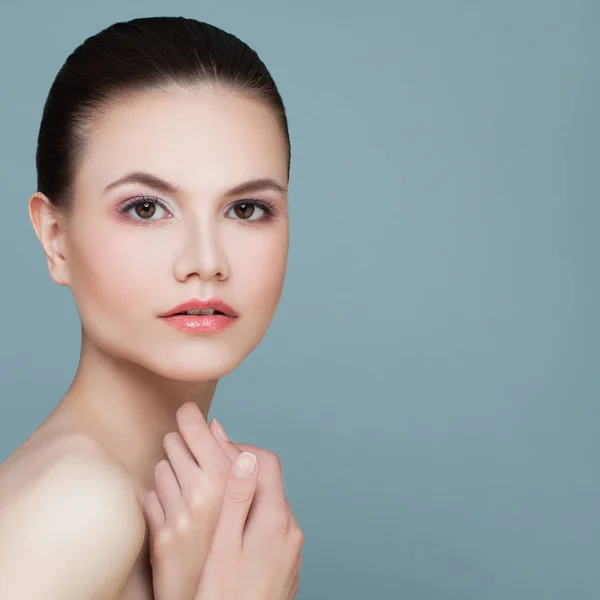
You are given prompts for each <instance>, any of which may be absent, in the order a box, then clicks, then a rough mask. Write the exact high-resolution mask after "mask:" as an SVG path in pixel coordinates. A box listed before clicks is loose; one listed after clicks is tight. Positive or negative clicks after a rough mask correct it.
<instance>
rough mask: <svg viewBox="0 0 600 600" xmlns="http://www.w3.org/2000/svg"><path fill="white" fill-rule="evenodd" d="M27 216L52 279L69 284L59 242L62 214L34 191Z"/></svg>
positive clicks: (61, 236) (62, 224)
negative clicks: (44, 256) (42, 251)
mask: <svg viewBox="0 0 600 600" xmlns="http://www.w3.org/2000/svg"><path fill="white" fill-rule="evenodd" d="M29 218H30V219H31V224H32V225H33V229H34V231H35V233H36V235H37V237H38V239H39V240H40V244H41V245H42V249H43V250H44V254H45V255H46V260H47V263H48V272H49V274H50V277H51V278H52V281H54V283H56V284H58V285H69V281H68V269H67V260H66V256H65V254H64V252H63V244H62V243H61V242H62V239H63V236H64V216H63V215H61V214H60V213H59V211H58V210H57V209H56V208H55V207H54V206H52V203H51V202H50V200H49V199H48V198H47V197H46V196H45V195H44V194H42V193H41V192H35V194H33V195H32V196H31V198H30V200H29Z"/></svg>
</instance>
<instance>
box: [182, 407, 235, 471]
mask: <svg viewBox="0 0 600 600" xmlns="http://www.w3.org/2000/svg"><path fill="white" fill-rule="evenodd" d="M175 417H176V419H177V425H178V426H179V431H180V432H181V435H182V437H183V439H184V440H185V443H186V444H187V446H188V448H189V449H190V452H191V453H192V455H193V457H194V458H195V459H196V462H197V463H198V464H199V465H200V467H202V469H203V470H205V471H206V472H207V473H208V474H209V475H221V474H222V473H223V472H227V471H229V467H230V464H229V462H228V461H227V457H226V456H225V455H224V454H223V451H222V450H221V448H219V445H218V444H217V442H216V440H215V438H214V437H213V435H212V434H211V432H210V430H209V429H208V425H207V424H206V421H205V420H204V416H203V415H202V413H201V412H200V409H199V408H198V406H197V405H196V404H194V403H193V402H186V403H185V404H182V405H181V406H180V407H179V408H178V409H177V412H176V414H175Z"/></svg>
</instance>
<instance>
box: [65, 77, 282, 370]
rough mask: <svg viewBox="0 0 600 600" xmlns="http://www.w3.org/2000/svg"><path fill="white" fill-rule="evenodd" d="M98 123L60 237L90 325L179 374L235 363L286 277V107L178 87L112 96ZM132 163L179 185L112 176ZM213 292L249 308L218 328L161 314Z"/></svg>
mask: <svg viewBox="0 0 600 600" xmlns="http://www.w3.org/2000/svg"><path fill="white" fill-rule="evenodd" d="M89 135H90V137H89V147H88V149H87V151H86V153H85V155H84V156H83V157H82V162H81V163H80V168H79V171H78V173H77V177H76V181H75V186H76V188H75V189H76V191H75V201H74V211H73V214H72V216H71V217H70V218H69V222H68V227H67V229H66V230H65V232H64V233H63V237H62V238H61V248H62V252H63V255H64V256H65V273H66V274H67V275H66V279H67V281H66V283H67V285H68V286H69V287H70V288H71V289H72V291H73V295H74V298H75V301H76V303H77V306H78V309H79V314H80V316H81V320H82V323H83V327H84V330H85V332H86V335H87V337H88V338H90V340H91V341H92V342H93V343H95V344H96V345H97V346H98V347H99V348H101V349H102V350H103V351H105V352H107V353H109V354H111V355H115V356H118V357H121V358H124V359H127V360H131V361H133V362H135V363H137V364H140V365H141V366H143V367H146V368H148V369H150V370H152V371H154V372H156V373H158V374H160V375H162V376H164V377H167V378H170V379H176V380H180V381H200V380H207V379H214V378H218V377H220V376H222V375H225V374H227V373H228V372H230V371H231V370H232V369H234V368H235V367H236V366H237V365H238V364H239V363H240V362H241V361H242V360H243V359H244V358H245V357H246V356H247V355H248V354H249V353H250V352H251V351H252V350H253V349H254V348H255V347H256V346H257V344H258V343H259V342H260V340H261V339H262V338H263V336H264V335H265V333H266V331H267V329H268V327H269V324H270V322H271V319H272V317H273V315H274V313H275V310H276V308H277V304H278V302H279V299H280V295H281V292H282V287H283V281H284V275H285V269H286V263H287V255H288V238H289V229H288V210H287V193H286V190H287V184H288V180H287V179H288V164H287V160H288V156H287V146H286V142H285V138H284V136H283V133H282V131H281V129H280V125H279V123H278V122H277V120H276V117H275V116H274V115H273V113H272V112H271V109H269V108H268V107H267V106H265V105H264V104H262V103H261V102H259V101H257V100H252V99H249V98H248V97H245V96H243V95H241V94H239V93H235V92H232V91H228V90H225V89H197V90H183V89H175V90H172V91H167V92H164V91H163V92H145V93H143V94H140V95H138V96H136V97H135V98H133V99H131V100H128V101H122V102H120V103H119V104H115V105H114V106H111V107H110V108H109V110H107V112H106V114H105V115H103V116H102V118H101V120H100V121H99V123H98V127H96V128H94V129H93V130H92V132H91V133H90V134H89ZM132 173H144V174H147V175H148V176H152V177H153V178H156V179H159V180H162V181H164V182H166V183H167V184H169V186H170V188H171V189H169V186H165V185H159V184H158V182H156V184H152V181H151V179H150V177H147V181H145V182H143V181H135V180H130V181H126V182H124V183H120V184H118V183H117V184H115V182H118V181H119V180H120V179H122V178H123V177H126V176H128V175H130V174H132ZM256 180H263V183H258V184H256V185H255V186H254V187H255V189H249V190H248V191H245V192H232V191H231V190H233V189H234V188H237V187H239V186H241V185H243V184H248V183H250V182H255V181H256ZM109 186H110V187H109ZM250 187H251V188H252V186H250ZM278 187H279V188H281V189H277V188H278ZM107 188H108V189H107ZM145 203H148V204H145ZM244 203H245V204H244ZM263 205H264V206H263ZM269 212H270V213H272V214H269ZM215 298H218V299H221V300H224V301H225V302H226V303H227V304H229V305H230V306H231V307H232V308H233V309H234V310H235V312H236V313H237V315H238V316H237V317H236V318H235V319H233V321H232V323H231V325H229V326H227V327H226V328H224V329H222V330H219V331H217V332H204V333H198V332H197V331H198V330H194V331H196V332H194V331H182V330H180V329H177V328H176V327H173V326H172V325H170V324H169V323H168V322H167V321H165V320H164V319H163V318H161V317H160V315H163V314H165V313H167V312H170V311H171V309H173V308H174V307H176V306H177V305H179V304H181V303H183V302H186V301H188V300H207V299H215Z"/></svg>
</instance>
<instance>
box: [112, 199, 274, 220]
mask: <svg viewBox="0 0 600 600" xmlns="http://www.w3.org/2000/svg"><path fill="white" fill-rule="evenodd" d="M145 202H148V203H151V204H157V205H158V206H160V207H161V208H162V209H163V210H164V211H165V212H170V211H169V209H168V208H167V206H166V204H165V203H164V202H162V201H161V200H160V199H159V198H153V197H152V196H145V195H143V194H140V195H138V196H135V197H134V198H132V199H131V200H129V201H128V202H126V203H125V204H124V205H123V206H122V207H120V208H119V209H118V212H119V213H121V214H127V212H128V211H130V210H131V209H132V208H133V207H134V206H137V205H138V204H144V203H145ZM239 204H251V205H252V206H257V207H258V208H260V209H262V210H263V211H264V212H265V216H263V217H261V218H260V219H234V221H241V222H242V223H243V222H244V221H248V222H250V223H252V222H259V221H265V220H267V219H270V218H272V217H273V216H274V214H275V213H274V205H273V204H272V203H271V202H269V201H268V200H261V199H260V198H254V197H250V198H244V199H243V200H238V201H237V202H235V203H234V204H232V205H231V206H230V207H228V209H227V212H229V211H230V210H231V209H232V208H235V207H236V206H238V205H239ZM130 218H131V220H132V221H136V222H137V223H144V222H147V223H151V222H152V221H153V220H158V219H135V218H132V217H130Z"/></svg>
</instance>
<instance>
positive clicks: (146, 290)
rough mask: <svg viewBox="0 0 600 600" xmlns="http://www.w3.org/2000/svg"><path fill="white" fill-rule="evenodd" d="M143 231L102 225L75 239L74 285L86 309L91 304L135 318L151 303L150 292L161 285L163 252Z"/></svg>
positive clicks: (97, 309) (98, 309)
mask: <svg viewBox="0 0 600 600" xmlns="http://www.w3.org/2000/svg"><path fill="white" fill-rule="evenodd" d="M140 233H144V232H131V231H129V232H124V231H119V230H118V229H117V228H115V227H113V228H111V229H104V230H103V229H102V228H100V227H98V228H96V229H94V230H90V231H89V232H87V235H83V232H82V235H80V236H79V238H78V239H77V240H74V243H73V245H72V246H70V249H71V252H70V256H69V269H70V273H71V281H72V286H71V287H72V290H73V295H74V296H75V299H76V301H77V304H78V306H79V307H80V309H81V310H82V311H84V312H87V310H86V308H90V309H93V311H94V314H96V313H98V314H105V315H106V314H109V313H110V315H111V317H113V318H114V317H115V316H118V315H119V314H121V315H123V316H125V315H127V316H128V318H131V314H140V312H141V311H140V309H141V308H142V307H143V306H144V305H148V304H151V299H152V296H151V295H150V294H152V292H154V293H156V290H157V289H160V281H158V280H159V279H160V276H159V274H160V273H161V271H162V269H161V265H160V263H159V261H160V259H161V253H160V252H159V248H158V247H157V246H156V245H152V244H148V243H147V242H145V241H144V240H143V238H142V236H141V235H139V234H140ZM136 234H137V235H136ZM162 259H163V260H164V253H162ZM163 278H164V276H163ZM136 307H137V308H136ZM82 316H83V315H82Z"/></svg>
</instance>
